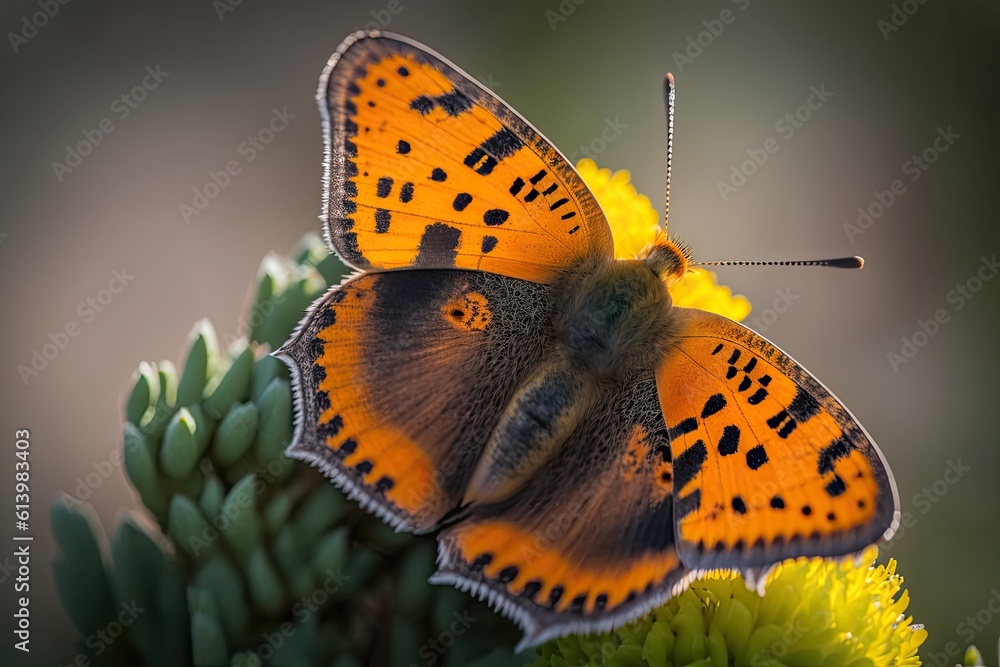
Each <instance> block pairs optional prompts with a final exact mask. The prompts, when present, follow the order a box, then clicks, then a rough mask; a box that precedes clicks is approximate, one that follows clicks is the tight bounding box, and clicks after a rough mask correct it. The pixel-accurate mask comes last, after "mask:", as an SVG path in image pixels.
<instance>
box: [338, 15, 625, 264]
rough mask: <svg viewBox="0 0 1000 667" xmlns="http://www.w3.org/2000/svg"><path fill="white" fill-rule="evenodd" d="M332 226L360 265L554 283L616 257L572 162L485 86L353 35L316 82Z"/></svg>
mask: <svg viewBox="0 0 1000 667" xmlns="http://www.w3.org/2000/svg"><path fill="white" fill-rule="evenodd" d="M319 97H320V106H321V109H323V110H324V113H325V115H326V116H327V124H328V128H327V131H326V142H327V201H326V226H327V232H328V235H329V239H330V241H331V243H332V245H333V247H334V249H335V250H336V251H337V252H338V253H339V254H340V256H341V257H342V258H343V259H344V260H346V261H347V262H348V263H350V264H351V265H352V266H355V267H357V268H363V269H368V268H372V269H399V268H461V269H479V270H483V271H490V272H493V273H500V274H503V275H507V276H511V277H515V278H524V279H527V280H533V281H535V282H549V281H551V280H552V279H553V278H554V277H555V276H556V275H557V274H558V272H559V271H560V270H561V269H564V268H565V267H567V266H570V265H572V264H573V263H574V262H575V261H576V260H578V259H579V258H580V257H582V256H585V255H588V254H596V255H602V256H607V257H609V258H610V256H611V248H612V245H611V233H610V229H609V228H608V225H607V222H606V220H605V218H604V215H603V214H602V213H601V210H600V207H599V206H598V205H597V202H596V201H595V200H594V198H593V196H592V195H591V194H590V192H589V191H588V190H587V187H586V185H584V183H583V181H582V180H581V179H580V177H579V176H578V175H577V173H576V172H575V170H574V169H573V167H572V166H571V165H570V164H569V163H568V162H567V161H566V160H565V158H563V157H562V156H561V155H560V154H559V152H558V151H556V149H555V148H553V147H552V146H551V144H549V142H548V141H547V140H546V139H545V138H544V137H542V136H541V135H540V134H539V133H538V132H537V131H536V130H535V129H534V128H532V127H531V126H530V125H529V124H528V123H527V122H526V121H524V120H523V119H522V118H521V117H520V116H518V115H517V114H516V113H515V112H514V111H513V110H511V109H510V108H509V107H508V106H507V105H505V104H504V103H503V102H502V101H500V100H499V99H497V98H496V97H494V96H493V95H492V94H491V93H490V92H489V91H487V90H486V89H485V88H483V87H481V86H480V85H479V84H478V83H476V82H475V81H474V80H472V79H471V78H469V77H468V75H466V74H465V73H463V72H461V71H460V70H458V69H457V68H456V67H454V66H453V65H451V64H449V63H447V62H446V61H444V60H443V59H441V58H440V57H438V56H436V55H434V54H433V53H430V52H429V51H427V50H425V49H423V48H420V47H417V46H416V45H414V44H412V43H410V42H408V41H406V40H405V39H403V38H400V37H394V36H387V35H385V34H378V33H372V34H359V35H357V36H355V37H354V38H351V39H349V40H347V41H346V42H345V43H344V45H343V46H342V47H341V49H340V50H339V51H338V53H337V54H336V55H335V56H334V58H333V59H332V60H331V64H330V65H329V66H328V68H327V71H326V73H324V76H323V78H322V80H321V82H320V90H319Z"/></svg>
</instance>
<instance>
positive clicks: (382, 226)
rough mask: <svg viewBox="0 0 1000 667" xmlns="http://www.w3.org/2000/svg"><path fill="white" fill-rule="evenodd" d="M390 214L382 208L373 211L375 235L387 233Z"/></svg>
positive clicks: (390, 218)
mask: <svg viewBox="0 0 1000 667" xmlns="http://www.w3.org/2000/svg"><path fill="white" fill-rule="evenodd" d="M391 220H392V214H391V213H390V212H389V211H387V210H386V209H384V208H379V209H375V233H376V234H385V233H386V232H387V231H389V222H390V221H391Z"/></svg>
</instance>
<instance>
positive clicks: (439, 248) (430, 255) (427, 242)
mask: <svg viewBox="0 0 1000 667" xmlns="http://www.w3.org/2000/svg"><path fill="white" fill-rule="evenodd" d="M461 236H462V230H460V229H458V228H457V227H452V226H451V225H446V224H444V223H443V222H435V223H434V224H431V225H427V226H426V227H424V233H423V236H421V237H420V245H418V246H417V257H416V259H415V260H414V261H413V265H414V266H427V267H445V266H455V258H456V257H457V256H458V241H459V239H460V238H461Z"/></svg>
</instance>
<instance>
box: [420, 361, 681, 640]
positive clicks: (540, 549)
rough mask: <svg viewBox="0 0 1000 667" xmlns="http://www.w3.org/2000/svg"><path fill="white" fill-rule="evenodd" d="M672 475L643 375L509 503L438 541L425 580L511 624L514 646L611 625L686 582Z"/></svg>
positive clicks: (608, 397) (616, 393) (604, 402)
mask: <svg viewBox="0 0 1000 667" xmlns="http://www.w3.org/2000/svg"><path fill="white" fill-rule="evenodd" d="M671 476H672V470H671V462H670V446H669V439H668V437H667V432H666V429H665V427H664V422H663V417H662V414H661V412H660V407H659V402H658V399H657V395H656V384H655V381H654V379H653V376H652V374H651V373H650V374H648V375H646V376H645V377H630V378H627V379H625V380H622V381H620V382H619V383H618V384H617V385H616V386H615V387H614V388H611V389H607V390H606V394H605V395H604V396H603V398H602V399H601V400H599V401H597V403H596V406H595V408H594V409H593V410H592V411H591V412H590V414H588V416H587V418H586V419H585V421H584V422H583V423H582V424H580V425H579V426H578V427H577V429H576V430H575V431H574V433H573V435H572V436H570V438H569V440H567V441H566V443H565V445H564V446H563V447H562V448H561V449H560V453H559V454H558V455H557V456H556V457H555V458H553V459H552V460H550V461H549V462H548V463H547V464H546V466H545V467H544V468H543V469H542V470H540V471H539V473H537V474H536V475H535V476H534V477H533V478H532V479H531V480H530V481H528V482H527V484H526V485H525V486H524V487H523V488H521V489H520V490H519V491H518V493H517V494H516V495H515V496H513V497H511V498H509V499H507V500H505V501H502V502H499V503H495V504H492V505H486V506H479V507H474V508H473V509H472V510H471V512H470V514H469V515H468V516H467V517H466V518H465V519H464V520H462V521H461V522H459V523H457V524H455V525H454V526H452V527H450V528H448V529H446V530H445V531H443V532H442V534H441V536H440V548H439V558H438V561H439V566H440V569H439V572H438V573H437V574H436V575H435V577H434V578H432V581H435V582H442V583H443V582H447V583H452V584H455V585H457V586H458V587H459V588H462V589H464V590H469V591H470V592H472V593H473V594H476V595H478V596H479V597H481V598H485V599H487V600H488V601H489V602H490V603H491V604H493V605H494V606H496V607H497V608H499V609H500V610H501V611H503V612H504V613H506V614H508V615H509V616H512V617H513V618H514V619H515V620H517V621H518V622H519V623H520V624H521V625H522V627H523V628H524V631H525V637H524V640H523V641H522V646H523V645H532V644H536V643H538V642H541V641H544V640H546V639H547V638H550V637H553V636H560V635H564V634H567V633H570V632H572V633H586V632H595V631H603V630H607V629H610V628H611V627H613V626H617V625H620V624H621V623H623V622H625V621H626V620H628V619H631V618H635V617H637V616H639V615H641V614H642V613H644V612H645V611H647V610H648V609H650V608H651V607H652V606H654V605H655V604H657V603H660V602H662V601H663V600H665V599H666V598H667V597H669V596H670V595H671V594H673V593H675V592H676V589H677V587H678V586H679V585H680V584H682V583H683V582H684V581H685V577H686V575H687V571H686V570H685V569H684V567H683V566H682V565H681V563H680V561H679V559H678V555H677V552H676V549H675V546H674V534H673V495H672V489H673V487H672V479H671Z"/></svg>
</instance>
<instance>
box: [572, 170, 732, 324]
mask: <svg viewBox="0 0 1000 667" xmlns="http://www.w3.org/2000/svg"><path fill="white" fill-rule="evenodd" d="M576 169H577V171H578V172H579V173H580V176H581V177H582V178H583V180H584V182H585V183H586V184H587V187H589V188H590V191H591V192H593V193H594V196H595V197H596V198H597V201H598V203H600V205H601V208H602V209H604V214H605V215H606V216H607V218H608V222H609V223H610V225H611V236H612V237H613V238H614V241H615V256H616V257H618V258H620V259H623V258H631V257H635V256H636V255H637V254H638V253H639V251H640V250H642V248H643V247H644V246H645V245H646V244H647V243H650V242H651V241H652V240H653V239H654V237H655V236H656V234H657V233H658V232H661V231H662V229H663V228H662V227H661V226H660V219H659V215H658V214H657V212H656V210H655V209H654V208H653V206H652V204H651V203H650V201H649V197H647V196H646V195H641V194H639V193H638V192H637V191H636V189H635V186H634V185H632V182H631V177H630V176H629V173H628V171H626V170H624V169H622V170H620V171H616V172H614V173H612V172H611V170H610V169H601V168H599V167H598V166H597V163H595V162H594V161H593V160H591V159H590V158H584V159H582V160H580V162H579V163H577V165H576ZM669 289H670V296H671V297H672V298H673V300H674V304H676V305H678V306H684V307H689V308H700V309H702V310H707V311H709V312H712V313H717V314H719V315H723V316H725V317H728V318H729V319H731V320H736V321H740V320H742V319H743V318H745V317H746V316H747V315H749V314H750V302H749V301H747V299H746V297H744V296H742V295H739V296H734V295H733V292H732V290H731V289H729V288H728V287H726V286H725V285H719V284H718V283H717V282H716V280H715V274H714V273H712V272H711V271H707V270H705V269H701V268H697V267H694V268H691V269H689V270H688V272H687V273H686V274H685V275H684V277H683V278H681V279H680V280H679V281H677V282H676V283H674V284H673V285H670V287H669Z"/></svg>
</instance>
